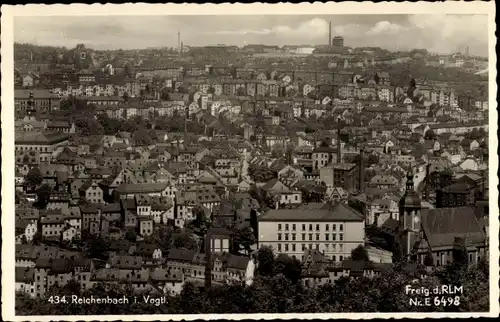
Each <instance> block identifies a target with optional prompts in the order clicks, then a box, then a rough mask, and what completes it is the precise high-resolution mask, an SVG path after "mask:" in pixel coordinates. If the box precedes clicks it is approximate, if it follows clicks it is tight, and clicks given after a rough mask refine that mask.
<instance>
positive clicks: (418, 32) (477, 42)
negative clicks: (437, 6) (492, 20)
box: [408, 15, 488, 53]
mask: <svg viewBox="0 0 500 322" xmlns="http://www.w3.org/2000/svg"><path fill="white" fill-rule="evenodd" d="M408 22H409V24H410V25H411V26H412V27H413V28H412V31H413V35H414V38H419V36H421V37H422V38H423V39H425V40H426V42H425V44H426V46H427V47H428V49H429V50H432V51H440V52H450V51H456V49H457V47H458V48H461V49H462V50H463V48H464V47H465V46H469V48H470V50H471V53H484V52H487V46H488V17H487V16H486V15H412V16H409V17H408Z"/></svg>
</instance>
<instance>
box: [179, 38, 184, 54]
mask: <svg viewBox="0 0 500 322" xmlns="http://www.w3.org/2000/svg"><path fill="white" fill-rule="evenodd" d="M183 52H184V42H182V41H181V51H180V53H179V54H180V55H182V53H183Z"/></svg>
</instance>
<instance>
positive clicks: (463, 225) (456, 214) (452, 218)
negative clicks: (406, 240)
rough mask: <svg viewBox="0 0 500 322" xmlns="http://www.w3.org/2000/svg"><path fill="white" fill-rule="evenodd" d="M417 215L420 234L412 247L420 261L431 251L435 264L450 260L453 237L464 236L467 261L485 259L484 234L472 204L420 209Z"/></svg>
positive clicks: (485, 245) (443, 263) (442, 263)
mask: <svg viewBox="0 0 500 322" xmlns="http://www.w3.org/2000/svg"><path fill="white" fill-rule="evenodd" d="M421 217H422V229H423V232H424V237H423V238H422V239H421V240H420V241H417V244H416V245H415V247H417V249H418V254H419V256H420V258H419V259H420V260H421V261H422V262H423V260H424V258H425V256H426V255H427V254H429V253H431V254H432V255H433V258H434V263H435V264H436V265H438V266H439V265H445V264H446V263H447V262H449V261H450V260H451V259H452V257H451V256H452V251H453V247H454V245H455V239H456V238H462V239H464V242H465V245H466V248H467V251H468V256H469V263H471V264H477V263H478V262H479V261H480V260H481V258H486V252H487V249H486V247H487V234H486V232H485V227H484V225H482V224H481V223H480V221H478V219H477V217H476V213H475V209H474V208H473V207H452V208H436V209H422V211H421Z"/></svg>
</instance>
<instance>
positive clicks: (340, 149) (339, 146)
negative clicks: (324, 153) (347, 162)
mask: <svg viewBox="0 0 500 322" xmlns="http://www.w3.org/2000/svg"><path fill="white" fill-rule="evenodd" d="M340 137H341V134H340V117H339V118H337V163H341V162H342V144H341V142H340V141H341V140H340Z"/></svg>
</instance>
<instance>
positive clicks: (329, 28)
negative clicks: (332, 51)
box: [328, 21, 332, 46]
mask: <svg viewBox="0 0 500 322" xmlns="http://www.w3.org/2000/svg"><path fill="white" fill-rule="evenodd" d="M331 45H332V22H331V21H330V22H329V23H328V46H331Z"/></svg>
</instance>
